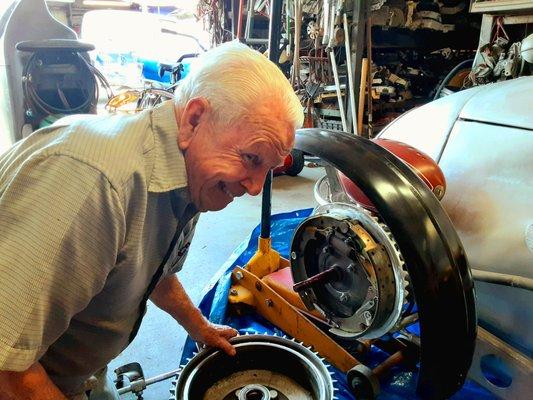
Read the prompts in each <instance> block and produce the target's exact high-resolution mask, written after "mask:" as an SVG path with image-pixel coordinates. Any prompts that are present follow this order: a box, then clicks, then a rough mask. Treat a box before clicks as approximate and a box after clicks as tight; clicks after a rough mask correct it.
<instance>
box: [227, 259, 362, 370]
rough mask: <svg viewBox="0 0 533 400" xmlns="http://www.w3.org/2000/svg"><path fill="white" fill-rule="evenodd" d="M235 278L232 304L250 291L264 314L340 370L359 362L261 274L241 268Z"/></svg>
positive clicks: (236, 269)
mask: <svg viewBox="0 0 533 400" xmlns="http://www.w3.org/2000/svg"><path fill="white" fill-rule="evenodd" d="M238 273H240V274H242V278H241V279H238V280H237V278H236V275H237V274H238ZM232 277H233V282H234V285H233V286H232V289H231V290H235V292H236V296H231V295H230V297H229V302H230V303H233V304H236V303H238V302H239V301H237V299H239V296H240V294H241V292H246V293H249V298H250V299H252V302H251V303H248V304H249V305H251V306H252V307H254V308H255V310H256V311H257V312H258V313H259V314H260V315H262V316H263V317H264V318H266V319H267V320H269V321H270V322H272V323H273V324H274V325H276V326H277V327H279V328H280V329H282V330H283V331H284V332H286V333H287V334H288V335H290V336H292V337H294V338H295V339H297V340H299V341H301V342H302V343H304V344H305V345H306V346H311V347H313V349H314V351H316V352H318V353H319V354H320V355H321V356H322V357H325V358H326V360H328V362H329V363H330V364H332V365H334V366H335V367H336V368H338V369H339V370H341V371H344V372H346V371H348V370H349V369H351V368H352V367H353V366H354V365H356V364H358V361H357V360H356V359H355V358H354V357H353V356H352V355H350V354H349V353H348V352H347V351H346V350H344V349H343V348H342V347H341V346H340V345H338V344H337V343H335V342H334V341H333V340H331V338H330V337H329V336H328V335H326V334H325V333H324V332H322V331H321V330H320V329H319V328H318V327H317V326H316V325H315V324H314V323H312V322H311V321H310V320H309V319H308V318H306V317H305V316H304V315H303V314H302V313H300V312H299V311H298V310H296V309H295V308H294V307H293V306H291V305H290V304H289V303H288V302H287V301H286V300H285V299H283V298H282V297H281V296H280V295H279V294H278V293H276V292H275V291H274V290H273V289H272V288H270V287H269V286H268V285H266V284H263V283H262V282H261V280H260V279H259V278H258V277H257V276H255V275H253V274H252V273H250V272H249V271H247V270H245V269H242V268H239V267H237V268H235V270H234V271H233V275H232Z"/></svg>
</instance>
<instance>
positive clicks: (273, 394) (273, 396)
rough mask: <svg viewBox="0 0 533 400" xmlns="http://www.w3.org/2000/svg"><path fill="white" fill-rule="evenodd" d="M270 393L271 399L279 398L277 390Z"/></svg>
mask: <svg viewBox="0 0 533 400" xmlns="http://www.w3.org/2000/svg"><path fill="white" fill-rule="evenodd" d="M269 392H270V398H271V399H275V398H277V397H278V391H277V390H274V389H272V390H269Z"/></svg>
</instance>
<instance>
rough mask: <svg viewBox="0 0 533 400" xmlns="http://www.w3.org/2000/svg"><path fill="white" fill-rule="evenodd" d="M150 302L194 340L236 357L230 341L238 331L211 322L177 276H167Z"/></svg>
mask: <svg viewBox="0 0 533 400" xmlns="http://www.w3.org/2000/svg"><path fill="white" fill-rule="evenodd" d="M150 300H152V302H153V303H154V304H155V305H156V306H158V307H159V308H160V309H162V310H163V311H166V312H167V313H169V314H170V315H171V316H172V317H173V318H174V319H175V320H176V321H178V323H179V324H180V325H181V326H183V327H184V328H185V330H186V331H187V332H188V333H189V335H190V336H191V338H192V339H193V340H195V341H197V342H200V343H203V344H205V345H208V346H213V347H218V348H220V349H222V350H224V351H225V352H226V353H228V354H229V355H235V348H234V347H233V346H232V345H231V344H230V343H229V342H228V339H229V338H232V337H233V336H235V335H237V331H236V330H235V329H233V328H230V327H229V326H222V325H216V324H212V323H211V322H209V321H208V320H207V319H206V318H205V317H204V316H203V315H202V313H201V312H200V310H198V308H197V307H195V306H194V304H193V303H192V301H191V299H190V298H189V296H187V293H185V289H183V286H181V283H180V281H179V280H178V277H177V276H176V275H175V274H172V275H169V276H166V277H165V278H163V279H162V280H161V281H160V282H159V284H158V285H157V286H156V288H155V289H154V291H153V292H152V295H151V296H150Z"/></svg>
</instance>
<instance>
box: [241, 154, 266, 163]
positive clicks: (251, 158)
mask: <svg viewBox="0 0 533 400" xmlns="http://www.w3.org/2000/svg"><path fill="white" fill-rule="evenodd" d="M242 158H243V160H244V161H245V162H246V163H247V164H251V165H253V166H257V165H260V164H261V160H260V159H259V157H258V156H257V155H255V154H250V153H244V154H243V155H242Z"/></svg>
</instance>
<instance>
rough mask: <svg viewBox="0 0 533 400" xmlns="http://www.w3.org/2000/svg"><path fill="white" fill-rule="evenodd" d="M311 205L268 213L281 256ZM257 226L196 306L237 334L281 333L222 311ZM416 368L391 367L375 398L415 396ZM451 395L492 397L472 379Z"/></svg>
mask: <svg viewBox="0 0 533 400" xmlns="http://www.w3.org/2000/svg"><path fill="white" fill-rule="evenodd" d="M311 211H312V210H311V209H306V210H299V211H294V212H290V213H283V214H276V215H273V216H272V228H271V237H272V247H273V248H274V249H275V250H277V251H278V252H279V253H280V254H281V255H282V256H283V257H285V258H288V254H289V247H290V241H291V238H292V233H293V231H294V229H296V227H297V226H298V224H299V223H300V222H301V221H302V220H303V219H304V218H306V217H307V216H309V215H310V214H311ZM259 233H260V228H259V226H257V227H256V228H255V229H254V230H253V232H252V233H251V234H250V235H249V236H248V238H247V239H246V240H245V241H244V242H243V243H241V245H240V246H239V247H238V248H237V249H236V250H235V251H234V252H233V254H232V255H231V257H230V258H229V259H228V260H227V261H226V263H225V264H224V265H223V266H222V268H221V269H220V270H219V272H218V274H217V276H216V277H214V279H213V280H212V282H211V284H210V285H209V286H208V288H207V290H206V292H205V294H204V296H203V298H202V300H201V302H200V305H199V307H200V310H201V311H202V313H203V314H204V315H205V316H206V317H208V318H209V320H210V321H212V322H214V323H217V324H226V325H231V326H233V327H234V328H235V329H237V330H238V331H239V332H240V333H241V334H244V333H261V334H262V333H267V334H279V335H282V334H284V333H283V332H282V331H280V330H279V329H277V328H276V327H275V326H273V325H272V324H270V323H269V322H268V321H266V320H264V319H263V318H262V317H261V316H259V315H257V314H249V315H246V316H243V317H234V316H230V315H228V314H227V313H226V310H227V298H228V294H229V289H230V285H231V271H232V270H233V269H234V267H235V266H244V265H245V264H246V263H247V261H248V260H249V259H250V258H251V257H252V256H253V255H254V254H255V252H256V250H257V238H258V237H259ZM417 329H418V325H417V324H415V325H413V326H411V327H410V330H411V331H412V332H416V331H417ZM195 351H196V345H195V344H194V342H193V341H192V340H191V339H190V338H187V341H186V343H185V347H184V349H183V354H182V360H181V364H185V363H186V359H187V358H190V357H192V354H193V352H195ZM386 357H387V354H385V353H383V352H382V351H380V350H379V349H375V348H372V350H371V354H370V359H369V361H368V366H370V367H373V366H375V365H377V364H379V363H380V362H382V361H383V360H384V359H385V358H386ZM331 368H332V370H333V371H334V376H333V378H334V379H336V380H337V383H336V384H335V386H336V388H337V389H338V391H337V392H336V396H337V398H338V399H339V400H353V399H354V396H353V395H352V394H351V393H350V391H349V388H348V386H347V384H346V378H345V375H344V374H343V373H341V372H340V371H338V370H336V369H335V368H333V367H331ZM416 378H417V372H416V371H406V370H401V369H399V368H395V369H394V370H393V372H392V374H391V375H390V377H389V378H388V379H387V380H386V381H385V382H382V386H381V393H380V395H379V397H378V398H379V399H416V398H417V396H416V394H415V389H416ZM452 399H454V400H460V399H461V400H462V399H464V400H466V399H481V400H483V399H496V397H495V396H494V395H493V394H491V393H490V392H488V391H487V390H486V389H484V388H482V387H481V386H479V385H478V384H476V383H475V382H472V381H467V382H466V384H465V385H464V386H463V388H462V389H461V390H460V391H459V392H458V393H457V394H455V395H454V396H453V397H452Z"/></svg>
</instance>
